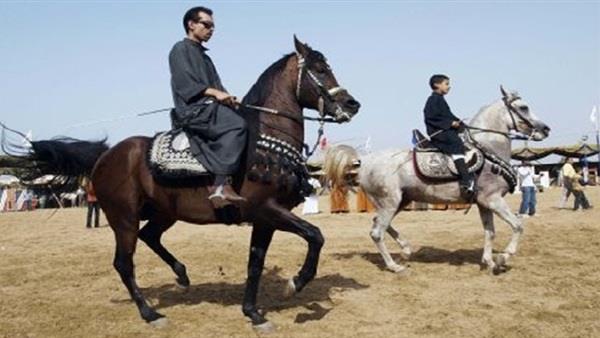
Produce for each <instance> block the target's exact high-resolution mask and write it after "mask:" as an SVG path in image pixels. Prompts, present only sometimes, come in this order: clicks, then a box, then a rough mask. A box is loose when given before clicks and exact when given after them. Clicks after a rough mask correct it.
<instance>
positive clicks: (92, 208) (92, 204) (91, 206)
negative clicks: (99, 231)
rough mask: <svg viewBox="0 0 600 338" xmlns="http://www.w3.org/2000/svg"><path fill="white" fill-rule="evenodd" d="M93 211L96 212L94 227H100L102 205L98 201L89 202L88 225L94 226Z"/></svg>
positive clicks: (89, 226)
mask: <svg viewBox="0 0 600 338" xmlns="http://www.w3.org/2000/svg"><path fill="white" fill-rule="evenodd" d="M92 213H94V216H95V217H94V221H95V222H94V224H95V225H94V227H95V228H98V227H99V226H100V206H99V205H98V202H88V212H87V222H86V227H88V228H91V227H92Z"/></svg>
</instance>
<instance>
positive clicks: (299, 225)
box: [262, 201, 325, 296]
mask: <svg viewBox="0 0 600 338" xmlns="http://www.w3.org/2000/svg"><path fill="white" fill-rule="evenodd" d="M262 217H264V218H266V219H268V220H269V222H270V223H271V224H272V225H273V226H274V227H275V229H276V230H281V231H286V232H291V233H294V234H296V235H298V236H300V237H302V238H304V240H306V242H308V252H307V253H306V258H305V260H304V264H303V265H302V268H301V269H300V271H299V272H298V274H297V275H296V276H294V277H293V278H292V279H290V281H289V282H288V287H287V289H286V296H291V295H292V294H294V293H296V292H300V291H301V290H302V289H303V288H304V287H305V286H306V284H308V282H310V281H311V280H313V278H314V277H315V275H316V273H317V266H318V264H319V256H320V254H321V248H322V247H323V244H324V242H325V240H324V238H323V235H322V234H321V230H319V228H317V227H316V226H314V225H312V224H310V223H308V222H307V221H305V220H303V219H301V218H300V217H298V216H296V215H294V214H293V213H292V212H291V211H289V210H288V209H286V208H284V207H282V206H280V205H279V204H277V203H276V202H274V201H270V202H268V203H267V205H266V207H265V209H264V212H263V213H262Z"/></svg>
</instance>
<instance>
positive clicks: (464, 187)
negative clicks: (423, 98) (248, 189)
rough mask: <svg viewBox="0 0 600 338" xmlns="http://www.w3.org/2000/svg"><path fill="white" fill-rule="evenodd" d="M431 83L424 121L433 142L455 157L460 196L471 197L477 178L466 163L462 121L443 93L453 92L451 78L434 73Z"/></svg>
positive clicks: (453, 158) (469, 198)
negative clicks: (462, 138)
mask: <svg viewBox="0 0 600 338" xmlns="http://www.w3.org/2000/svg"><path fill="white" fill-rule="evenodd" d="M429 86H430V87H431V89H432V90H433V92H432V93H431V96H429V98H428V99H427V102H426V103H425V108H424V109H423V112H424V113H425V124H426V125H427V134H429V136H430V137H431V143H432V144H433V145H434V146H435V147H436V148H438V149H440V150H441V151H442V152H443V153H445V154H447V155H449V156H451V157H452V160H453V161H454V164H455V165H456V170H457V171H458V174H459V177H460V178H459V184H460V191H461V195H462V196H463V197H465V199H467V200H471V199H472V196H473V194H474V193H475V180H474V179H473V176H472V175H471V174H470V173H469V171H468V168H467V164H466V162H465V146H464V143H463V141H462V140H461V138H460V137H459V136H458V132H459V130H460V129H461V128H462V127H463V123H462V121H461V120H460V119H459V118H458V117H456V116H455V115H454V114H453V113H452V111H450V107H449V106H448V103H447V102H446V100H445V99H444V95H446V94H448V92H449V91H450V79H449V78H448V77H447V76H446V75H441V74H438V75H433V76H432V77H431V78H430V79H429Z"/></svg>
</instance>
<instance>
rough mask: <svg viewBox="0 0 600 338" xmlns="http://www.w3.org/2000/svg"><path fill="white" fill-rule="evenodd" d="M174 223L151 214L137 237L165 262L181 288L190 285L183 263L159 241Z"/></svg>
mask: <svg viewBox="0 0 600 338" xmlns="http://www.w3.org/2000/svg"><path fill="white" fill-rule="evenodd" d="M173 224H175V221H174V220H171V219H168V218H163V217H159V216H153V217H152V218H150V220H149V221H148V223H146V225H145V226H144V227H143V228H142V230H140V232H139V233H138V236H139V238H140V239H141V240H142V241H144V243H146V244H147V245H148V247H150V249H152V251H154V253H156V254H157V255H158V256H159V257H160V258H161V259H162V260H163V261H164V262H165V263H167V264H168V265H169V266H170V267H171V269H172V270H173V272H175V275H176V276H177V278H176V279H175V282H176V283H177V286H178V287H180V288H182V289H184V290H185V289H187V288H188V287H189V286H190V279H189V278H188V275H187V271H186V268H185V265H183V264H182V263H181V262H179V261H178V260H177V258H175V257H174V256H173V255H172V254H171V253H170V252H169V251H168V250H167V249H166V248H165V247H164V246H163V245H162V243H161V241H160V239H161V237H162V235H163V234H164V233H165V231H167V230H168V229H169V228H170V227H171V226H173Z"/></svg>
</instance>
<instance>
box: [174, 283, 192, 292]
mask: <svg viewBox="0 0 600 338" xmlns="http://www.w3.org/2000/svg"><path fill="white" fill-rule="evenodd" d="M175 286H177V288H178V289H179V290H181V291H183V292H187V291H188V290H189V289H190V286H189V285H185V284H181V283H179V281H178V280H175Z"/></svg>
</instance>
